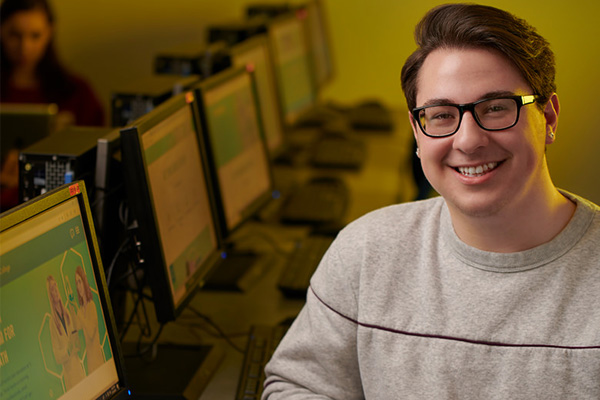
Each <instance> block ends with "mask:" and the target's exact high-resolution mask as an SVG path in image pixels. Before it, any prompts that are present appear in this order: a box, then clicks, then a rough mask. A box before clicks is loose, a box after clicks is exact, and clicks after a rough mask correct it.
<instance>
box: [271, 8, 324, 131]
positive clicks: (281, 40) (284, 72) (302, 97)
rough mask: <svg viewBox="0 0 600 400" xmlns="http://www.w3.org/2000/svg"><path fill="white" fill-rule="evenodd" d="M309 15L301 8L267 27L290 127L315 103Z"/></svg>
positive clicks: (282, 106)
mask: <svg viewBox="0 0 600 400" xmlns="http://www.w3.org/2000/svg"><path fill="white" fill-rule="evenodd" d="M306 15H307V13H306V12H304V11H303V10H302V9H299V10H297V11H294V12H290V13H287V14H283V15H280V16H278V17H276V18H274V19H273V20H272V21H270V22H269V26H268V36H269V42H270V44H271V49H272V50H273V65H274V67H275V77H276V79H277V87H278V89H279V99H280V103H281V110H282V115H283V120H284V122H285V124H286V125H288V126H291V125H293V124H294V123H296V122H297V121H298V120H299V119H300V117H301V116H302V115H303V114H305V113H306V112H308V111H309V110H310V109H311V108H312V107H313V106H314V104H315V101H316V91H315V84H314V78H313V76H312V67H311V54H310V50H309V46H308V43H307V40H306V36H307V35H306V31H305V28H304V27H303V22H304V21H303V19H304V18H306Z"/></svg>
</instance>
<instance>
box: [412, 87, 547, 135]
mask: <svg viewBox="0 0 600 400" xmlns="http://www.w3.org/2000/svg"><path fill="white" fill-rule="evenodd" d="M536 99H537V96H536V95H526V96H506V97H497V98H493V99H483V100H478V101H476V102H474V103H468V104H435V105H431V106H425V107H417V108H414V109H413V110H412V115H413V118H414V119H415V121H417V122H418V124H419V126H420V127H421V130H422V131H423V133H424V134H425V135H427V136H430V137H436V138H439V137H446V136H450V135H454V134H455V133H456V132H457V131H458V128H459V127H460V123H461V121H462V118H463V114H464V113H465V111H470V112H471V114H473V118H474V119H475V121H476V122H477V125H479V126H480V127H481V128H482V129H485V130H486V131H502V130H504V129H508V128H512V127H513V126H515V125H516V124H517V122H518V121H519V114H520V111H521V107H523V106H524V105H527V104H532V103H535V102H536Z"/></svg>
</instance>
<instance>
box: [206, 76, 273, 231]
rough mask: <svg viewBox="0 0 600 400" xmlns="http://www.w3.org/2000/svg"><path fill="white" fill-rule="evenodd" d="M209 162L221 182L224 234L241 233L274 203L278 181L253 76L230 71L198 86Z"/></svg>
mask: <svg viewBox="0 0 600 400" xmlns="http://www.w3.org/2000/svg"><path fill="white" fill-rule="evenodd" d="M198 93H199V100H200V101H199V104H200V105H201V115H202V122H203V124H204V127H205V129H203V131H204V133H205V137H206V140H207V142H208V143H209V146H207V148H208V149H209V150H210V153H209V159H210V161H211V165H212V166H213V174H214V176H215V180H216V182H217V183H218V192H219V199H220V200H219V202H220V207H219V210H220V215H221V225H222V227H223V232H224V234H225V235H228V234H229V232H231V231H232V230H234V229H236V228H237V227H238V226H239V225H240V224H241V223H242V222H244V221H245V220H246V219H247V218H249V217H250V216H252V215H254V214H255V213H256V212H257V211H258V209H259V208H260V207H262V206H263V205H264V203H265V202H266V201H267V199H269V198H271V195H272V190H273V180H272V176H271V170H270V164H269V158H268V155H267V149H266V145H265V142H264V140H263V137H262V125H261V123H260V117H259V114H258V109H257V103H256V102H257V97H256V93H255V91H254V84H253V78H252V74H251V73H250V72H248V71H247V70H246V69H245V68H239V69H230V70H228V71H225V72H222V73H220V74H217V75H215V76H214V77H212V78H209V79H207V80H206V81H204V82H203V83H201V84H200V85H199V86H198Z"/></svg>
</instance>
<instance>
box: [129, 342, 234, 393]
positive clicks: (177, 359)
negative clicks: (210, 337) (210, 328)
mask: <svg viewBox="0 0 600 400" xmlns="http://www.w3.org/2000/svg"><path fill="white" fill-rule="evenodd" d="M135 348H136V343H131V342H126V343H124V344H123V349H124V350H125V354H131V353H133V352H135ZM224 355H225V351H224V349H223V348H222V346H220V345H218V344H217V345H201V346H199V345H181V344H159V345H158V350H157V353H156V358H155V359H154V360H152V361H146V360H144V359H143V358H142V357H126V358H125V368H126V371H125V372H126V376H127V385H128V386H129V388H130V389H131V392H132V395H133V398H134V399H136V400H139V399H141V400H158V399H161V400H197V399H198V398H200V395H201V394H202V392H203V391H204V389H205V388H206V386H207V385H208V383H209V381H210V379H211V377H212V376H213V374H214V372H215V371H216V370H217V368H218V367H219V365H220V363H221V361H222V360H223V357H224Z"/></svg>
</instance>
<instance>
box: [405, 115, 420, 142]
mask: <svg viewBox="0 0 600 400" xmlns="http://www.w3.org/2000/svg"><path fill="white" fill-rule="evenodd" d="M408 121H409V122H410V127H411V128H412V131H413V135H414V136H415V140H416V141H417V145H418V144H419V126H418V125H417V121H415V119H414V118H413V116H412V113H411V112H410V111H409V112H408Z"/></svg>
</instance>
